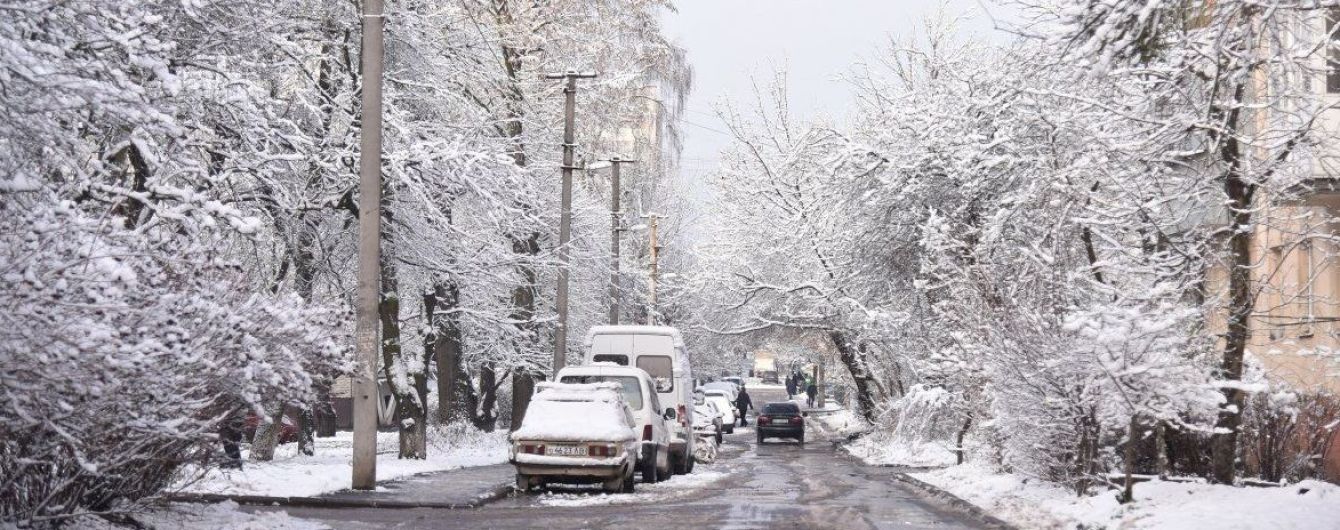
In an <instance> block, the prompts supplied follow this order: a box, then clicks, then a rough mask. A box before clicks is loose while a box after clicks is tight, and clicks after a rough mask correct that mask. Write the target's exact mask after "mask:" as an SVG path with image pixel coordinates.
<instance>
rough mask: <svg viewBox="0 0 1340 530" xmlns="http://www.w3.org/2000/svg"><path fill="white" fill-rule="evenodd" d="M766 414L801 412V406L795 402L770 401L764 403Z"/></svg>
mask: <svg viewBox="0 0 1340 530" xmlns="http://www.w3.org/2000/svg"><path fill="white" fill-rule="evenodd" d="M763 413H764V414H800V407H798V406H796V404H795V403H768V404H767V405H763Z"/></svg>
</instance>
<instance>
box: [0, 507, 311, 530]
mask: <svg viewBox="0 0 1340 530" xmlns="http://www.w3.org/2000/svg"><path fill="white" fill-rule="evenodd" d="M132 518H133V519H134V520H135V521H136V522H139V523H140V524H141V525H143V526H144V527H145V528H151V529H153V530H199V529H203V528H208V529H228V530H325V529H327V528H330V527H329V526H326V525H324V524H322V523H318V522H315V521H307V520H303V519H297V518H293V517H289V515H288V514H287V513H285V512H260V513H246V512H243V511H240V510H238V509H237V503H234V502H221V503H218V504H173V505H171V506H168V507H166V508H159V509H153V510H150V511H147V512H143V513H138V514H133V515H132ZM0 527H3V525H0ZM64 528H66V529H68V530H121V529H123V528H125V527H124V526H117V525H113V524H111V523H109V522H107V521H105V520H103V519H100V518H97V517H92V516H85V517H79V518H76V519H74V520H73V521H71V523H70V524H68V525H66V526H65V527H64Z"/></svg>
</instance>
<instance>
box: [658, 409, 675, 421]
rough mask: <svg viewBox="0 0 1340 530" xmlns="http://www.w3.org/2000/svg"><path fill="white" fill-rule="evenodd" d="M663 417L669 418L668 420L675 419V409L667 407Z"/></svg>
mask: <svg viewBox="0 0 1340 530" xmlns="http://www.w3.org/2000/svg"><path fill="white" fill-rule="evenodd" d="M661 417H662V418H665V419H667V420H673V419H675V409H671V408H667V409H665V414H662V415H661Z"/></svg>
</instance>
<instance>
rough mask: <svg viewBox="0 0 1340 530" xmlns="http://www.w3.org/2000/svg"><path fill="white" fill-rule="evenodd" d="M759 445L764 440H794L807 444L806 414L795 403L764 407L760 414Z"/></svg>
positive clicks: (783, 402)
mask: <svg viewBox="0 0 1340 530" xmlns="http://www.w3.org/2000/svg"><path fill="white" fill-rule="evenodd" d="M757 421H758V425H757V426H756V427H755V429H756V430H757V432H758V443H760V444H762V443H763V439H764V438H793V439H795V440H796V441H797V442H800V443H801V444H804V443H805V413H803V412H801V411H800V405H797V404H796V402H794V401H779V402H775V403H768V404H766V405H763V408H762V409H761V410H760V411H759V413H758V418H757Z"/></svg>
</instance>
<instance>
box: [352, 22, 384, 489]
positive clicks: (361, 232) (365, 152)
mask: <svg viewBox="0 0 1340 530" xmlns="http://www.w3.org/2000/svg"><path fill="white" fill-rule="evenodd" d="M385 25H386V21H385V19H384V18H383V16H382V0H363V50H362V56H363V57H362V63H363V64H362V66H363V68H362V74H363V75H362V78H363V87H362V88H363V115H362V126H361V128H360V131H359V142H360V144H359V149H360V151H359V166H358V175H359V183H358V290H357V293H356V294H357V300H356V301H355V303H356V304H357V305H356V306H355V312H356V314H357V317H356V320H357V324H356V328H355V335H354V336H355V348H356V352H355V355H356V359H357V361H358V365H357V368H356V369H355V372H354V378H353V394H354V455H353V488H354V489H360V490H371V489H374V488H376V487H377V399H378V392H377V354H378V351H377V350H378V347H379V345H380V341H378V340H377V338H378V337H377V327H378V324H379V321H378V315H377V302H378V294H379V293H378V291H380V288H381V280H380V272H381V264H380V261H381V218H382V215H381V201H382V171H381V170H382V61H383V59H384V55H385V49H384V46H383V36H382V32H383V30H384V29H385Z"/></svg>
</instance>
